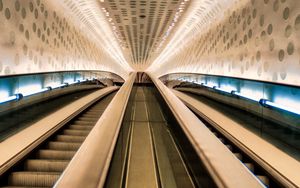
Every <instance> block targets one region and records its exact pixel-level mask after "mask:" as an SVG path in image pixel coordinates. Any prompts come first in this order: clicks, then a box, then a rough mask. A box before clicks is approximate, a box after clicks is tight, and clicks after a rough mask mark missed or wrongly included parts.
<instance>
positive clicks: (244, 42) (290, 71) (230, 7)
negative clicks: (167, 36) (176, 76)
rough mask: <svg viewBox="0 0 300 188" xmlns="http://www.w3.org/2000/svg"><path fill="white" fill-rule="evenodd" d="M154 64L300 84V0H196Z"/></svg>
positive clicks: (161, 70) (159, 68) (165, 69)
mask: <svg viewBox="0 0 300 188" xmlns="http://www.w3.org/2000/svg"><path fill="white" fill-rule="evenodd" d="M187 12H188V15H187V16H185V17H184V18H183V19H184V20H183V22H184V24H181V26H180V28H178V30H177V33H176V34H175V36H176V38H175V37H174V38H173V39H172V41H171V42H170V43H169V44H168V47H167V48H166V49H165V50H164V51H163V52H162V53H161V55H160V56H159V57H158V58H157V59H156V60H155V62H154V63H153V66H151V67H150V68H149V71H152V72H153V73H155V74H156V75H157V76H159V75H163V74H166V73H171V72H194V73H204V74H213V75H225V76H233V77H241V78H248V79H257V80H264V81H271V82H278V83H285V84H293V85H300V79H299V74H300V3H299V0H236V1H234V0H194V1H191V4H190V6H189V8H188V9H187Z"/></svg>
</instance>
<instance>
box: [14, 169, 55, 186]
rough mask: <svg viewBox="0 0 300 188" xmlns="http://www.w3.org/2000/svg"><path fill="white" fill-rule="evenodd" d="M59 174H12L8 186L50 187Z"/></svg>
mask: <svg viewBox="0 0 300 188" xmlns="http://www.w3.org/2000/svg"><path fill="white" fill-rule="evenodd" d="M59 176H60V173H56V172H12V173H11V174H10V175H9V177H8V184H9V185H12V186H30V187H32V186H33V187H52V186H53V185H54V184H55V182H56V181H57V180H58V178H59Z"/></svg>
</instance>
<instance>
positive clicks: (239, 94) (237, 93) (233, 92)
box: [231, 91, 259, 102]
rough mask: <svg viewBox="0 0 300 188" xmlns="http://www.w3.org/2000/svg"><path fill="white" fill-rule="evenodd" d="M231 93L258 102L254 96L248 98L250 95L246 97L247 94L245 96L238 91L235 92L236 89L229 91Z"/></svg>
mask: <svg viewBox="0 0 300 188" xmlns="http://www.w3.org/2000/svg"><path fill="white" fill-rule="evenodd" d="M231 94H233V95H237V96H239V97H243V98H246V99H249V100H252V101H256V102H259V100H257V99H254V98H250V97H248V96H246V95H243V94H241V93H239V92H237V91H231Z"/></svg>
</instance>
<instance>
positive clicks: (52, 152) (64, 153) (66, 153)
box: [36, 150, 75, 160]
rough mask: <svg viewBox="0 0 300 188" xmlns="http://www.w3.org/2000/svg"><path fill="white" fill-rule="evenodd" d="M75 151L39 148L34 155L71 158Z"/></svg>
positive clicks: (46, 157) (62, 158) (44, 157)
mask: <svg viewBox="0 0 300 188" xmlns="http://www.w3.org/2000/svg"><path fill="white" fill-rule="evenodd" d="M74 155H75V151H57V150H39V151H38V152H37V153H36V157H37V158H39V159H53V160H71V159H72V157H73V156H74Z"/></svg>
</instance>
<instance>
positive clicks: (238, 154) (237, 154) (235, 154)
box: [233, 153, 243, 161]
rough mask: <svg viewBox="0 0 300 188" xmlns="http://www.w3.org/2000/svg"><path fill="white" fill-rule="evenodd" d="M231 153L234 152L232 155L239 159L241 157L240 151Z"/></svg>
mask: <svg viewBox="0 0 300 188" xmlns="http://www.w3.org/2000/svg"><path fill="white" fill-rule="evenodd" d="M233 154H234V156H235V157H236V158H238V159H239V160H240V161H241V160H242V159H243V156H242V154H240V153H233Z"/></svg>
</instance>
